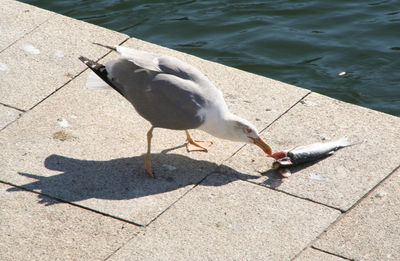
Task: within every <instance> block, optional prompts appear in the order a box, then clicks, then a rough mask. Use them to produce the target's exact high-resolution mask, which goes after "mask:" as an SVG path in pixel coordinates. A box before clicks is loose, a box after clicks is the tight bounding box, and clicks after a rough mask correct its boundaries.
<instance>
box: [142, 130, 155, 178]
mask: <svg viewBox="0 0 400 261" xmlns="http://www.w3.org/2000/svg"><path fill="white" fill-rule="evenodd" d="M153 129H154V127H151V129H150V130H149V131H148V132H147V154H146V158H145V160H144V170H145V171H146V172H147V174H149V175H150V177H152V178H153V179H154V175H153V171H152V170H151V159H150V147H151V138H152V137H153Z"/></svg>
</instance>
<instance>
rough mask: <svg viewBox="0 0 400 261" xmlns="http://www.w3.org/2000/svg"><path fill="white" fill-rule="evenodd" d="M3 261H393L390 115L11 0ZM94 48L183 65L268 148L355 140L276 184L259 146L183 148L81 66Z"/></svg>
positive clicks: (394, 147) (398, 213)
mask: <svg viewBox="0 0 400 261" xmlns="http://www.w3.org/2000/svg"><path fill="white" fill-rule="evenodd" d="M0 35H1V38H0V79H1V81H0V130H1V131H0V148H1V152H2V153H1V156H0V235H1V240H0V260H322V259H324V260H352V259H355V260H400V254H399V253H400V228H399V226H398V224H399V219H400V194H399V193H398V191H399V190H400V171H399V170H398V169H399V165H400V150H399V149H398V148H399V147H400V132H399V129H400V119H399V118H397V117H394V116H390V115H387V114H383V113H380V112H376V111H372V110H368V109H365V108H361V107H358V106H354V105H351V104H347V103H344V102H341V101H337V100H333V99H331V98H328V97H326V96H323V95H319V94H316V93H311V92H310V91H308V90H305V89H301V88H298V87H295V86H291V85H288V84H284V83H281V82H278V81H274V80H271V79H267V78H265V77H261V76H257V75H254V74H250V73H246V72H243V71H240V70H237V69H234V68H230V67H227V66H223V65H220V64H216V63H213V62H209V61H205V60H202V59H200V58H197V57H194V56H191V55H187V54H184V53H180V52H177V51H174V50H170V49H167V48H164V47H160V46H157V45H154V44H150V43H147V42H144V41H141V40H138V39H134V38H129V37H128V36H127V35H124V34H120V33H117V32H113V31H110V30H107V29H104V28H101V27H97V26H94V25H91V24H88V23H84V22H81V21H77V20H74V19H71V18H68V17H64V16H61V15H59V14H55V13H52V12H49V11H45V10H42V9H39V8H36V7H33V6H30V5H26V4H23V3H19V2H17V1H14V0H2V1H1V9H0ZM91 42H100V43H104V44H108V45H115V44H123V45H124V46H128V47H133V48H137V49H140V50H147V51H150V52H158V53H164V54H168V55H173V56H176V57H178V58H180V59H182V60H184V61H187V62H189V63H191V64H193V65H195V66H196V67H198V68H199V69H200V70H201V71H202V72H204V73H205V74H206V75H207V76H208V77H209V78H210V79H211V80H212V81H213V82H214V83H215V85H216V86H217V87H218V88H220V89H221V90H222V91H223V93H224V96H225V99H226V101H227V103H228V106H229V107H230V109H231V110H232V112H234V113H236V114H238V115H240V116H242V117H244V118H246V119H248V120H249V121H251V122H253V123H254V124H255V125H256V126H257V127H258V128H259V130H262V131H261V134H262V136H263V138H264V139H265V140H266V141H267V142H268V143H269V144H270V145H271V146H272V148H273V149H274V150H281V149H287V148H291V147H295V146H298V145H303V144H308V143H314V142H319V141H321V140H330V139H332V140H333V139H336V138H340V137H342V136H348V137H349V138H350V140H354V141H361V142H362V143H360V144H358V145H356V146H352V147H349V148H345V149H343V150H340V151H338V152H336V153H335V154H334V155H333V156H331V157H329V158H327V159H324V160H322V161H320V162H318V163H316V164H313V165H306V166H302V167H299V168H296V169H294V174H293V175H292V176H291V177H290V178H288V179H281V178H280V177H279V176H278V175H277V174H276V173H275V172H274V171H273V170H271V169H270V166H271V163H272V161H271V159H269V158H266V157H265V156H264V155H263V152H262V151H261V150H260V149H258V148H257V147H255V146H249V145H246V146H243V144H240V143H234V142H229V141H223V140H218V139H216V138H213V137H210V136H209V135H208V134H206V133H203V132H200V131H193V135H194V136H195V137H196V138H206V139H207V138H208V139H212V140H213V141H214V144H213V146H212V147H211V148H210V150H209V152H208V153H200V152H199V153H187V152H186V150H185V148H184V143H185V134H184V132H177V131H171V130H163V129H156V130H155V131H154V141H153V144H154V145H153V146H152V152H153V154H152V158H153V164H154V166H153V167H154V172H155V175H156V179H154V180H153V179H150V178H149V177H147V176H146V175H145V174H144V172H143V170H142V165H143V159H144V153H145V150H146V136H145V135H146V132H147V130H148V129H149V126H150V125H149V124H148V123H147V122H146V121H145V120H144V119H142V118H141V117H140V116H138V114H137V113H136V112H135V111H134V109H133V108H132V106H131V105H130V104H129V103H128V102H127V101H126V100H124V99H123V98H122V97H121V96H120V95H119V94H118V93H116V92H114V91H108V90H104V91H90V90H87V89H86V88H85V87H84V86H85V81H86V77H87V75H88V73H89V72H88V70H87V69H86V68H85V65H84V64H82V63H81V62H80V61H79V60H78V59H77V57H78V56H79V55H84V56H86V57H89V58H92V59H94V60H101V61H107V60H110V59H113V58H115V57H117V55H116V54H114V53H110V52H109V51H108V50H106V49H104V48H102V47H99V46H96V45H93V44H91Z"/></svg>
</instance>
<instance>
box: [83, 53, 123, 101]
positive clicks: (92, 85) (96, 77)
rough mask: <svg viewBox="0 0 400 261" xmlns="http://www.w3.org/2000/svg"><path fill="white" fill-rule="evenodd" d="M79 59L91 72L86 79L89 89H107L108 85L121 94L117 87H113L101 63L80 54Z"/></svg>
mask: <svg viewBox="0 0 400 261" xmlns="http://www.w3.org/2000/svg"><path fill="white" fill-rule="evenodd" d="M79 60H81V61H82V62H83V63H84V64H86V66H87V67H89V68H90V69H91V70H92V72H90V74H89V76H88V79H87V81H86V88H88V89H91V90H94V89H95V90H98V89H109V88H110V87H111V88H113V89H114V90H116V91H117V92H119V93H120V94H121V95H123V93H122V92H121V90H119V89H118V88H117V87H115V86H114V85H113V84H112V83H111V82H110V80H109V79H108V77H107V74H108V73H107V70H106V67H105V66H104V65H102V64H101V63H98V62H95V61H93V60H90V59H88V58H86V57H84V56H80V57H79Z"/></svg>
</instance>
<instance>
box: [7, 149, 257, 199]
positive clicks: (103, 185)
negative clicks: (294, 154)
mask: <svg viewBox="0 0 400 261" xmlns="http://www.w3.org/2000/svg"><path fill="white" fill-rule="evenodd" d="M152 161H153V171H154V175H155V177H156V178H155V179H153V178H150V177H149V176H148V175H147V174H145V172H144V170H143V162H144V155H141V156H138V157H130V158H118V159H113V160H106V161H94V160H82V159H74V158H69V157H65V156H61V155H50V156H48V157H47V158H46V159H45V162H44V166H45V167H46V168H47V169H49V170H53V171H59V172H60V173H58V174H54V175H52V176H45V175H41V174H40V173H37V174H32V173H23V172H19V173H18V174H19V175H22V176H25V177H28V178H30V179H32V180H33V181H32V182H30V183H27V184H24V185H21V186H19V187H18V188H16V187H14V188H10V189H8V191H21V190H30V191H37V192H40V194H39V195H38V197H39V198H40V199H41V200H40V201H39V203H42V204H46V205H52V204H56V203H60V202H58V201H54V200H52V199H51V198H49V197H47V196H51V197H53V198H57V199H59V200H61V201H66V202H79V201H82V200H86V199H90V198H98V199H108V200H128V199H134V198H141V197H146V196H150V195H155V194H161V193H165V192H168V191H173V190H176V189H179V188H181V187H184V186H188V185H192V184H199V183H200V182H201V181H202V180H203V179H204V178H205V177H206V176H207V175H208V174H210V173H212V172H215V171H216V170H217V168H218V165H217V164H215V163H212V162H208V161H200V160H195V159H192V158H189V157H186V156H182V155H179V154H165V153H160V154H152ZM227 168H228V167H227ZM239 178H240V179H242V180H243V179H244V180H246V179H256V178H257V176H253V175H247V174H239V176H238V177H235V178H230V179H226V182H225V184H227V183H230V182H232V181H234V180H237V179H239ZM201 185H204V186H221V185H224V184H221V182H219V183H215V184H213V183H210V182H205V183H204V182H203V183H202V184H201Z"/></svg>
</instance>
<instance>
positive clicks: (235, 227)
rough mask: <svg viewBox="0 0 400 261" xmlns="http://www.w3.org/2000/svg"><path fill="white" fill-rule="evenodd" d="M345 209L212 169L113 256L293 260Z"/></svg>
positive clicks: (134, 258)
mask: <svg viewBox="0 0 400 261" xmlns="http://www.w3.org/2000/svg"><path fill="white" fill-rule="evenodd" d="M339 214H340V212H339V211H337V210H334V209H331V208H328V207H324V206H321V205H318V204H315V203H312V202H309V201H306V200H301V199H298V198H295V197H291V196H287V195H285V194H284V193H280V192H276V191H273V190H271V189H267V188H264V187H262V186H258V185H255V184H252V183H249V182H244V181H241V180H235V178H234V177H228V176H224V175H221V174H211V175H210V176H208V177H207V178H206V179H205V180H204V181H203V182H202V183H201V184H200V185H198V186H196V187H195V188H194V189H193V190H192V191H190V192H189V193H187V194H186V195H185V197H183V198H182V199H180V200H179V201H178V202H177V203H176V204H174V205H173V206H172V207H171V208H170V209H169V210H168V211H167V212H165V213H163V214H162V215H161V216H160V217H159V218H158V219H157V220H155V221H154V222H153V223H151V224H150V225H149V226H148V227H147V228H146V230H145V231H143V232H142V233H140V234H139V235H138V236H137V237H135V238H134V239H133V240H131V241H130V242H129V243H127V244H126V245H125V246H124V247H123V248H121V249H120V250H119V251H118V252H116V253H115V254H114V255H113V256H111V258H110V260H289V259H290V258H293V257H294V256H295V254H297V253H298V252H300V251H301V249H302V248H304V247H305V246H306V245H307V244H308V243H309V242H310V241H311V240H313V239H314V238H315V237H316V236H317V235H318V234H320V233H321V232H322V231H323V230H324V228H326V227H327V226H328V225H329V224H330V223H332V222H333V221H334V220H335V219H336V218H337V217H338V216H339Z"/></svg>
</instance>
